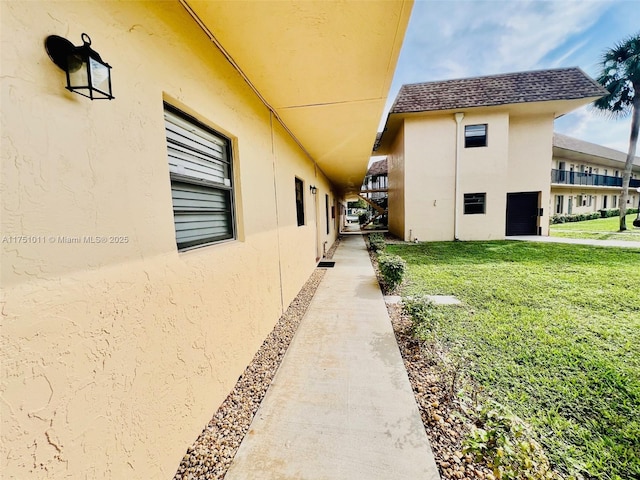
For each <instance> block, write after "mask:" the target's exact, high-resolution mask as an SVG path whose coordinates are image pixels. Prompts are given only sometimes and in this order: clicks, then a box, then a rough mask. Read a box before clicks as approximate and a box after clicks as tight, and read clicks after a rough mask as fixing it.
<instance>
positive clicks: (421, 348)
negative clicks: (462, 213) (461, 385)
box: [365, 234, 495, 480]
mask: <svg viewBox="0 0 640 480" xmlns="http://www.w3.org/2000/svg"><path fill="white" fill-rule="evenodd" d="M365 238H366V243H367V247H369V239H368V237H365ZM385 242H387V243H388V244H391V243H406V242H403V241H402V240H399V239H397V238H395V237H393V236H391V235H389V234H387V235H385ZM369 258H370V259H371V265H372V266H373V269H374V271H375V272H376V276H377V277H378V283H379V284H380V289H381V290H382V291H383V292H384V293H385V294H386V295H399V294H400V290H401V287H400V286H397V287H396V288H395V289H394V290H389V289H388V288H387V286H386V285H385V283H384V280H383V279H382V276H381V274H380V269H379V268H378V259H377V256H376V254H375V253H374V252H373V251H372V250H371V249H370V248H369ZM387 311H388V312H389V317H390V318H391V325H392V326H393V332H394V334H395V336H396V342H397V343H398V348H399V349H400V355H401V356H402V360H403V362H404V366H405V369H406V370H407V374H408V375H409V382H410V383H411V388H412V389H413V395H414V397H415V399H416V403H417V404H418V410H419V411H420V416H421V417H422V423H423V424H424V428H425V431H426V433H427V438H428V439H429V443H430V444H431V449H432V451H433V456H434V458H435V460H436V464H437V465H438V470H439V471H440V476H441V478H442V480H457V479H465V480H476V479H481V480H494V479H495V477H494V476H493V473H492V472H491V470H490V469H489V468H487V467H486V465H482V464H479V463H477V462H475V461H474V459H473V458H472V457H471V456H470V455H464V454H463V453H462V440H463V439H464V437H465V436H466V435H467V433H468V432H469V430H470V428H471V426H472V422H471V420H470V419H469V418H468V417H467V416H466V415H465V414H464V413H463V405H462V404H461V403H460V401H459V399H458V398H457V396H456V394H455V390H456V385H457V383H456V382H457V381H459V378H458V372H456V370H455V368H452V367H451V366H450V365H448V364H447V352H446V351H444V350H441V349H439V348H440V347H438V346H436V345H429V344H427V343H426V342H422V341H420V340H417V339H416V338H415V337H414V336H413V335H412V333H411V320H410V319H409V318H408V317H407V316H406V315H405V314H404V312H403V310H402V304H401V303H393V304H390V303H387Z"/></svg>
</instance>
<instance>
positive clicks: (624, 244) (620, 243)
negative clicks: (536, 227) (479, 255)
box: [506, 235, 640, 248]
mask: <svg viewBox="0 0 640 480" xmlns="http://www.w3.org/2000/svg"><path fill="white" fill-rule="evenodd" d="M506 240H521V241H526V242H550V243H572V244H576V245H593V246H596V247H618V248H640V242H631V241H625V240H591V239H586V238H564V237H542V236H536V235H523V236H514V237H506Z"/></svg>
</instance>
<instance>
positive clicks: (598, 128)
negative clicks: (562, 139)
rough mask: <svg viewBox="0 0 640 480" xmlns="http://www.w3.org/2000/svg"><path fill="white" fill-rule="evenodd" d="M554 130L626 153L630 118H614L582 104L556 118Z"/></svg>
mask: <svg viewBox="0 0 640 480" xmlns="http://www.w3.org/2000/svg"><path fill="white" fill-rule="evenodd" d="M555 131H556V132H558V133H562V134H564V135H568V136H570V137H575V138H579V139H581V140H585V141H587V142H591V143H597V144H598V145H604V146H605V147H609V148H613V149H614V150H618V151H621V152H625V153H626V152H627V150H628V149H629V133H630V131H631V119H630V118H621V119H617V120H614V119H612V118H608V117H606V116H605V115H603V114H602V113H599V112H596V111H594V110H593V109H592V107H590V106H584V107H581V108H579V109H577V110H575V111H574V112H572V113H570V114H569V115H566V116H564V117H562V118H560V119H558V120H556V123H555Z"/></svg>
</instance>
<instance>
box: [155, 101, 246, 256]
mask: <svg viewBox="0 0 640 480" xmlns="http://www.w3.org/2000/svg"><path fill="white" fill-rule="evenodd" d="M164 118H165V129H166V135H167V155H168V163H169V176H170V179H171V198H172V201H173V219H174V224H175V231H176V243H177V246H178V250H185V249H187V248H192V247H196V246H202V245H208V244H211V243H214V242H218V241H222V240H227V239H231V238H235V219H234V216H235V213H234V205H233V182H232V178H233V175H232V161H231V158H232V157H231V142H230V141H229V139H227V138H226V137H224V136H222V135H220V134H219V133H217V132H216V131H214V130H212V129H210V128H209V127H207V126H206V125H203V124H202V123H200V122H198V121H197V120H196V119H194V118H193V117H191V116H189V115H186V114H184V113H182V112H180V111H178V110H176V109H174V108H173V107H170V106H169V105H166V104H165V110H164Z"/></svg>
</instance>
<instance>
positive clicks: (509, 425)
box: [463, 403, 560, 480]
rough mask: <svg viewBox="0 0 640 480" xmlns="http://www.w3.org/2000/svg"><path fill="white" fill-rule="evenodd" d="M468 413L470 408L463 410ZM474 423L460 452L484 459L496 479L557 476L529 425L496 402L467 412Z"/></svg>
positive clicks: (531, 479)
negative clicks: (474, 425) (466, 410)
mask: <svg viewBox="0 0 640 480" xmlns="http://www.w3.org/2000/svg"><path fill="white" fill-rule="evenodd" d="M467 413H471V412H469V411H468V412H467ZM471 417H472V418H473V419H474V420H475V423H476V427H474V428H473V429H472V431H471V432H470V434H469V435H468V437H467V438H466V439H465V440H464V442H463V444H464V449H463V451H464V453H470V454H472V455H473V456H475V457H476V460H480V461H481V460H484V461H486V462H487V464H488V465H489V466H490V467H491V469H492V470H493V474H494V476H495V477H496V478H497V479H502V480H520V479H527V480H550V479H559V478H560V477H559V475H558V474H557V473H555V472H554V471H553V470H552V469H551V466H550V465H549V460H548V458H547V456H546V455H545V453H544V450H543V449H542V447H541V446H540V444H538V442H536V441H535V440H534V439H533V434H532V432H531V429H530V428H529V427H528V426H527V425H526V424H525V423H524V422H523V421H522V420H520V419H519V418H518V417H516V416H515V415H513V414H510V413H509V412H507V411H506V410H505V408H504V407H503V406H501V405H499V404H497V403H492V404H488V405H484V406H478V407H477V408H476V409H475V412H473V413H471Z"/></svg>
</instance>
